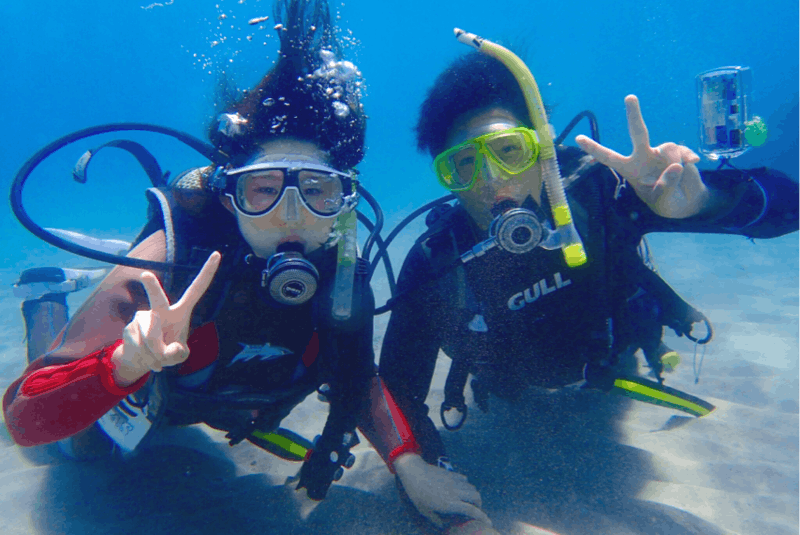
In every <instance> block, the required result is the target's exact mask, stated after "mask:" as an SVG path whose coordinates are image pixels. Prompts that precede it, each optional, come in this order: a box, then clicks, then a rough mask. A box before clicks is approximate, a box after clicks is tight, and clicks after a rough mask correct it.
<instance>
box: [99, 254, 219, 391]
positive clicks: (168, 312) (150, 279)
mask: <svg viewBox="0 0 800 535" xmlns="http://www.w3.org/2000/svg"><path fill="white" fill-rule="evenodd" d="M221 257H222V256H221V255H220V254H219V253H218V252H216V251H215V252H213V253H211V256H209V257H208V260H206V263H205V264H204V265H203V268H202V269H201V270H200V273H199V274H198V275H197V277H196V278H195V279H194V281H192V284H191V285H190V286H189V287H188V288H187V289H186V291H185V292H184V294H183V296H182V297H181V298H180V300H179V301H178V302H177V303H175V304H174V305H170V304H169V299H168V298H167V295H166V294H165V293H164V289H163V288H162V287H161V283H159V281H158V279H157V278H156V276H155V275H154V274H152V273H151V272H149V271H145V272H144V273H142V275H141V281H142V284H143V285H144V289H145V291H146V292H147V298H148V299H149V301H150V310H140V311H139V312H137V313H136V315H135V316H134V317H133V319H132V320H131V322H130V323H128V325H126V326H125V330H124V331H123V333H122V340H123V343H122V345H121V346H119V347H118V348H117V349H116V350H115V351H114V355H113V356H112V358H111V360H112V362H113V363H114V380H115V381H116V382H117V384H118V385H119V386H122V387H124V386H127V385H131V384H133V383H135V382H136V381H137V380H139V379H140V378H141V377H142V376H143V375H145V374H146V373H147V372H149V371H154V372H159V371H161V370H162V369H163V368H164V366H174V365H176V364H180V363H182V362H183V361H184V360H186V358H187V357H188V356H189V348H188V347H187V345H186V340H187V338H188V337H189V323H190V320H191V317H192V311H193V310H194V307H195V305H196V304H197V302H198V301H200V298H201V297H203V294H204V293H205V292H206V290H208V287H209V285H210V284H211V280H212V279H213V278H214V274H215V273H216V272H217V268H218V267H219V263H220V259H221Z"/></svg>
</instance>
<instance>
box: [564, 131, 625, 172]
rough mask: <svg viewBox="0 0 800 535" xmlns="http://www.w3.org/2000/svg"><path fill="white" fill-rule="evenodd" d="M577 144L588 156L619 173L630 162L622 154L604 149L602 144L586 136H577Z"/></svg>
mask: <svg viewBox="0 0 800 535" xmlns="http://www.w3.org/2000/svg"><path fill="white" fill-rule="evenodd" d="M575 142H576V143H577V144H578V145H580V147H581V148H582V149H583V151H584V152H585V153H586V154H588V155H589V156H591V157H593V158H594V159H595V160H597V161H598V162H600V163H601V164H603V165H607V166H608V167H612V168H614V169H616V170H617V171H620V170H621V167H622V166H623V165H624V164H625V163H626V162H627V161H628V158H627V157H625V156H623V155H622V154H620V153H618V152H615V151H613V150H611V149H609V148H608V147H604V146H603V145H601V144H600V143H598V142H596V141H595V140H593V139H590V138H588V137H586V136H584V135H580V136H577V137H576V138H575Z"/></svg>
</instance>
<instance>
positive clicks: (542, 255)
mask: <svg viewBox="0 0 800 535" xmlns="http://www.w3.org/2000/svg"><path fill="white" fill-rule="evenodd" d="M559 162H560V164H561V168H562V175H564V176H565V177H568V179H567V181H568V182H570V187H569V188H568V190H567V195H568V198H569V202H570V207H571V209H572V213H573V218H574V220H575V223H576V227H577V229H578V232H579V234H580V235H581V237H582V240H583V243H584V246H585V248H586V251H587V255H588V258H589V261H588V263H586V264H585V265H583V266H581V267H578V268H570V267H568V266H567V265H566V264H565V262H564V260H563V257H562V253H561V251H560V250H554V251H547V250H544V249H541V248H536V249H534V250H533V251H532V252H530V253H527V254H521V255H515V254H511V253H508V252H505V251H503V250H500V249H499V248H495V249H493V250H492V251H490V252H489V253H487V254H486V255H484V256H483V257H479V258H476V259H474V260H472V261H470V262H468V263H467V264H465V265H463V266H462V267H459V268H455V269H452V268H451V269H450V270H449V272H448V273H447V274H446V275H444V276H442V269H443V267H444V266H446V265H448V264H450V263H452V262H453V260H454V258H455V257H456V250H457V253H458V254H461V253H464V252H465V251H467V250H469V249H470V248H471V247H472V246H474V245H475V244H476V243H478V242H479V241H480V240H479V238H478V236H477V232H476V230H475V227H474V224H473V223H472V221H471V219H470V218H469V216H468V215H467V214H466V212H464V210H463V209H461V207H459V206H458V205H456V207H454V208H452V209H451V210H450V211H449V212H447V213H445V214H443V215H442V216H441V219H440V221H438V222H435V223H433V224H432V225H431V228H430V229H429V231H428V232H427V233H426V234H424V235H423V236H422V237H420V239H418V240H417V243H416V244H415V245H414V247H413V248H412V249H411V251H410V252H409V254H408V256H407V258H406V260H405V263H404V265H403V268H402V271H401V273H400V276H399V280H398V293H399V294H400V297H398V298H397V299H396V301H395V305H394V308H393V311H392V316H391V320H390V322H389V326H388V330H387V332H386V336H385V339H384V343H383V348H382V351H381V361H380V374H381V376H382V378H383V379H384V381H385V383H386V385H387V387H388V388H389V389H390V390H391V391H392V393H393V394H394V395H395V399H396V401H397V403H398V405H399V406H400V408H401V409H402V410H403V412H404V414H405V415H406V417H407V418H408V421H409V424H410V426H411V428H412V430H413V431H414V434H415V436H416V439H417V441H418V443H419V444H420V446H421V448H422V453H423V456H424V457H425V459H426V460H427V461H428V462H435V461H436V459H437V458H438V457H439V456H441V455H443V454H444V447H443V445H442V442H441V440H440V438H439V436H438V433H437V432H436V429H435V427H434V424H433V422H432V421H431V420H430V419H429V418H428V407H427V406H426V405H425V398H426V396H427V394H428V390H429V388H430V383H431V378H432V375H433V371H434V365H435V362H436V358H437V355H438V352H439V349H440V348H441V349H442V350H443V351H444V352H445V354H447V355H448V356H449V357H450V358H452V359H453V360H454V363H458V362H467V363H468V366H467V367H468V370H469V371H470V372H471V373H473V374H474V375H475V376H477V377H478V381H479V383H478V384H477V385H476V386H479V387H480V389H481V391H482V393H486V392H491V393H492V394H494V395H497V396H498V397H502V398H507V399H514V397H515V396H517V395H518V394H519V393H521V392H522V390H524V389H525V388H527V387H528V386H529V385H539V386H546V387H555V386H563V385H566V384H570V383H574V382H577V381H580V380H582V379H583V378H584V367H585V365H587V364H589V367H587V370H594V371H595V372H597V371H598V370H599V371H600V373H599V374H598V377H599V378H600V379H602V375H603V373H602V371H603V370H604V369H607V367H608V366H610V365H613V364H614V361H615V359H616V358H617V356H618V355H619V353H620V352H621V351H622V350H624V349H625V348H626V347H627V346H628V345H629V344H631V343H633V342H634V340H631V336H632V335H631V333H630V332H627V331H629V329H628V330H627V331H626V328H625V325H624V323H625V321H624V318H625V316H624V315H625V314H626V313H628V314H630V311H629V310H627V309H626V300H627V299H629V298H631V297H632V296H633V295H635V293H636V292H637V289H638V288H639V287H640V278H641V275H642V271H641V269H645V270H646V268H644V267H643V264H642V260H641V258H640V257H639V256H638V254H637V246H638V245H639V243H640V241H641V238H642V237H643V236H644V235H645V234H647V233H649V232H707V233H730V234H741V235H744V236H749V237H753V238H770V237H774V236H779V235H782V234H786V233H788V232H791V231H794V230H797V228H798V186H797V183H796V182H794V181H792V180H791V179H789V178H788V177H787V176H786V175H784V174H782V173H780V172H776V171H772V170H768V169H765V168H761V169H751V170H748V171H747V172H746V173H743V172H740V171H737V170H723V171H709V172H703V173H702V175H703V180H704V181H705V183H706V184H707V185H708V186H709V187H710V188H713V189H714V190H716V191H717V192H719V193H721V194H723V195H727V196H729V201H730V204H729V206H730V207H731V208H730V209H729V210H728V211H727V212H726V213H719V214H717V215H716V216H715V217H714V219H708V218H701V217H693V218H688V219H683V220H675V219H666V218H663V217H659V216H657V215H655V214H654V213H653V212H652V211H651V210H650V209H649V208H648V207H647V206H646V205H645V204H644V203H643V202H642V201H641V200H639V199H638V197H637V196H636V194H635V193H634V191H633V189H632V187H630V186H627V187H624V188H622V189H621V190H620V191H619V195H618V196H617V198H616V199H615V191H616V189H617V179H616V177H615V176H614V175H613V174H612V173H611V172H610V171H609V169H608V168H606V167H604V166H601V165H599V164H593V163H590V162H589V161H588V158H585V157H583V153H582V152H580V151H578V150H577V149H566V150H561V152H560V153H559ZM532 208H533V209H534V210H535V211H537V212H538V213H539V214H540V216H541V217H546V215H545V214H547V213H549V208H547V206H545V207H544V208H539V207H533V206H532ZM648 271H649V270H648ZM651 273H652V272H651ZM621 318H622V320H621ZM604 367H606V368H604ZM589 378H591V377H587V379H589ZM448 381H449V378H448ZM600 382H602V381H600ZM461 386H462V387H463V382H462V383H461ZM476 394H477V393H476ZM476 397H477V395H476Z"/></svg>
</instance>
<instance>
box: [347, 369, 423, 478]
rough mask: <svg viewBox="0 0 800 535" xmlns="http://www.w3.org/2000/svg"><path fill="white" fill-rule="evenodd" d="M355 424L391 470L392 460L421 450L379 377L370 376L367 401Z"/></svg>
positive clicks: (392, 466) (392, 468)
mask: <svg viewBox="0 0 800 535" xmlns="http://www.w3.org/2000/svg"><path fill="white" fill-rule="evenodd" d="M360 422H361V423H360V425H359V426H358V428H359V429H360V430H361V432H362V433H363V434H364V436H365V437H367V440H369V441H370V443H371V444H372V447H373V448H375V450H376V451H377V452H378V454H379V455H380V456H381V457H382V458H383V460H384V461H385V462H386V465H387V466H388V467H389V470H390V471H391V472H392V473H394V461H395V459H397V458H398V457H399V456H400V455H402V454H403V453H409V452H413V453H420V447H419V445H418V444H417V440H416V438H414V434H413V433H412V432H411V427H410V426H409V425H408V422H407V421H406V418H405V416H404V415H403V413H402V411H401V410H400V408H399V407H398V406H397V404H396V403H395V401H394V398H393V397H392V394H391V392H389V390H388V389H387V388H386V385H385V384H384V383H383V381H382V380H381V379H380V378H379V377H375V378H373V379H372V381H371V383H370V389H369V403H367V404H366V406H365V407H364V414H362V415H361V418H360Z"/></svg>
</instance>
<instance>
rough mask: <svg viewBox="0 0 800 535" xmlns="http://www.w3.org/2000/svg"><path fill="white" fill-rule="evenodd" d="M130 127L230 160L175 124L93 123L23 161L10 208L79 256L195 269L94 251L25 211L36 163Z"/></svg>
mask: <svg viewBox="0 0 800 535" xmlns="http://www.w3.org/2000/svg"><path fill="white" fill-rule="evenodd" d="M130 130H134V131H143V132H154V133H157V134H163V135H166V136H170V137H173V138H175V139H177V140H178V141H181V142H183V143H184V144H186V145H188V146H189V147H191V148H193V149H194V150H196V151H197V152H199V153H200V154H202V155H203V156H205V157H206V158H208V159H209V160H211V161H212V162H214V164H216V165H222V164H224V163H225V162H227V156H226V155H225V154H223V153H221V152H220V151H218V150H217V149H216V148H215V147H213V146H212V145H209V144H208V143H205V142H203V141H201V140H200V139H198V138H196V137H194V136H191V135H189V134H185V133H183V132H180V131H178V130H174V129H172V128H167V127H163V126H157V125H151V124H144V123H113V124H105V125H98V126H93V127H91V128H85V129H83V130H78V131H77V132H73V133H71V134H68V135H66V136H63V137H60V138H59V139H57V140H55V141H53V142H52V143H50V144H48V145H46V146H45V147H43V148H42V149H41V150H39V151H38V152H37V153H36V154H34V155H33V156H32V157H31V158H29V159H28V161H26V162H25V163H24V164H23V166H22V168H20V170H19V172H17V175H16V176H15V177H14V182H13V183H12V185H11V196H10V201H11V209H12V211H13V212H14V215H15V216H16V217H17V219H18V220H19V222H20V223H21V224H22V226H23V227H25V228H26V229H28V230H29V231H30V232H31V233H33V234H34V235H35V236H37V237H38V238H40V239H42V240H44V241H46V242H47V243H49V244H51V245H54V246H56V247H58V248H60V249H64V250H65V251H69V252H70V253H74V254H77V255H80V256H85V257H87V258H91V259H92V260H97V261H99V262H107V263H110V264H118V265H122V266H127V267H133V268H139V269H150V270H165V269H171V268H179V269H192V270H194V269H198V267H200V266H189V265H181V264H169V263H166V262H156V261H152V260H142V259H139V258H130V257H124V256H118V255H113V254H110V253H104V252H102V251H95V250H94V249H90V248H88V247H84V246H82V245H78V244H76V243H73V242H70V241H67V240H65V239H63V238H60V237H58V236H56V235H54V234H52V233H50V232H48V231H46V230H45V229H43V228H42V227H40V226H39V225H37V224H36V223H34V221H33V220H32V219H31V218H30V217H29V216H28V214H27V212H26V211H25V208H24V207H23V206H22V189H23V187H24V186H25V182H26V181H27V180H28V177H29V176H30V174H31V173H32V172H33V170H34V169H35V168H36V166H38V165H39V164H40V163H42V161H43V160H44V159H45V158H47V157H48V156H50V155H51V154H52V153H54V152H55V151H57V150H59V149H61V148H62V147H65V146H67V145H69V144H71V143H74V142H75V141H78V140H80V139H84V138H87V137H91V136H96V135H99V134H105V133H108V132H119V131H130Z"/></svg>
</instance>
